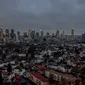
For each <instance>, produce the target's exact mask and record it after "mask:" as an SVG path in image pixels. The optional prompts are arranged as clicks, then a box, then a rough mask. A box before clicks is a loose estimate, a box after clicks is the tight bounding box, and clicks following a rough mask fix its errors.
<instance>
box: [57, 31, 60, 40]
mask: <svg viewBox="0 0 85 85" xmlns="http://www.w3.org/2000/svg"><path fill="white" fill-rule="evenodd" d="M59 35H60V32H59V30H57V31H56V38H57V39H59Z"/></svg>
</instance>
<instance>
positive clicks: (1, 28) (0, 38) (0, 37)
mask: <svg viewBox="0 0 85 85" xmlns="http://www.w3.org/2000/svg"><path fill="white" fill-rule="evenodd" d="M3 28H4V27H3V25H0V41H3V40H4V33H3Z"/></svg>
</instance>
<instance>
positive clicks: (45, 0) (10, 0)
mask: <svg viewBox="0 0 85 85" xmlns="http://www.w3.org/2000/svg"><path fill="white" fill-rule="evenodd" d="M84 10H85V1H84V0H0V24H3V25H4V28H9V29H11V28H14V29H15V30H21V31H25V30H27V29H29V28H30V29H35V28H36V30H37V31H38V30H40V29H43V30H44V31H49V32H55V31H56V30H57V29H60V30H64V31H65V32H66V33H68V34H69V33H70V30H71V28H72V26H73V25H74V28H75V33H76V34H81V33H82V31H83V32H84V31H85V11H84Z"/></svg>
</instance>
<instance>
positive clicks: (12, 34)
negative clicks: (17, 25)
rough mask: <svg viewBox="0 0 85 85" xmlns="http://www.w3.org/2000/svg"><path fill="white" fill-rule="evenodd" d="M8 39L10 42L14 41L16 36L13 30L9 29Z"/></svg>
mask: <svg viewBox="0 0 85 85" xmlns="http://www.w3.org/2000/svg"><path fill="white" fill-rule="evenodd" d="M10 39H11V40H12V41H15V40H16V34H15V32H14V29H11V33H10Z"/></svg>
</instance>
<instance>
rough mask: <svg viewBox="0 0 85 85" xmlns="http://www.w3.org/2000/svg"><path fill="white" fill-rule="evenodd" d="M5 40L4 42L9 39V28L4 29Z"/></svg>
mask: <svg viewBox="0 0 85 85" xmlns="http://www.w3.org/2000/svg"><path fill="white" fill-rule="evenodd" d="M5 40H6V42H8V41H9V29H6V30H5Z"/></svg>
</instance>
